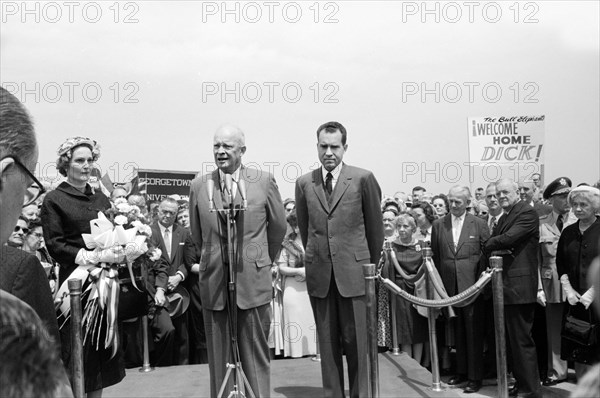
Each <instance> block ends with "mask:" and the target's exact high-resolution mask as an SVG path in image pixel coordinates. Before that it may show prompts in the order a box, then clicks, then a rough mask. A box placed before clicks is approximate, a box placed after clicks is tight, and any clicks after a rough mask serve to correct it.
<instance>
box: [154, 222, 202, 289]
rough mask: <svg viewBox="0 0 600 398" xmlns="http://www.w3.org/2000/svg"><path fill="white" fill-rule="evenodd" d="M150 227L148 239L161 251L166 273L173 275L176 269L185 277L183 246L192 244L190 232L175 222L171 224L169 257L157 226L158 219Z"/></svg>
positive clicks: (186, 274)
mask: <svg viewBox="0 0 600 398" xmlns="http://www.w3.org/2000/svg"><path fill="white" fill-rule="evenodd" d="M150 228H151V229H152V236H151V237H150V241H151V242H152V244H153V245H154V246H156V247H158V248H159V249H160V251H161V252H162V254H161V257H162V259H163V260H164V261H165V262H166V263H167V273H168V274H169V276H173V275H175V274H176V273H177V271H181V273H183V277H184V279H187V276H188V270H187V268H186V266H185V262H184V259H185V253H184V247H185V245H186V244H187V245H193V242H192V237H191V234H190V232H189V231H188V230H187V229H185V228H183V227H181V226H179V225H177V224H174V225H173V227H172V228H173V229H172V234H171V257H170V258H169V255H168V254H167V248H166V246H165V240H164V238H163V236H162V233H161V231H160V227H159V226H158V221H157V222H155V223H154V224H152V226H151V227H150Z"/></svg>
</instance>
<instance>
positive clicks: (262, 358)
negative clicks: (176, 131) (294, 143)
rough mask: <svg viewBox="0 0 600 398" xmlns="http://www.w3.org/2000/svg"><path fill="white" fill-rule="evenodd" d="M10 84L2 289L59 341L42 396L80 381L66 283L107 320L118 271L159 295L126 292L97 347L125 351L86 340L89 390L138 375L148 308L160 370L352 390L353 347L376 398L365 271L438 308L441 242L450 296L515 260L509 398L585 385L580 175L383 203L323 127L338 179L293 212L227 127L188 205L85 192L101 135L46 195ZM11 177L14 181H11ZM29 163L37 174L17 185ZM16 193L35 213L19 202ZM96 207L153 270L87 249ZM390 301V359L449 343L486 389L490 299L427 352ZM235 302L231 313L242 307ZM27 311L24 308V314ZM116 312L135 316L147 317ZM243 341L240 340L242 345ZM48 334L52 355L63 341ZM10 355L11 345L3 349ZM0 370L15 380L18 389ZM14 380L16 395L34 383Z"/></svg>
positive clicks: (370, 179)
mask: <svg viewBox="0 0 600 398" xmlns="http://www.w3.org/2000/svg"><path fill="white" fill-rule="evenodd" d="M1 90H2V91H1V92H0V93H1V94H2V103H1V106H2V137H1V139H0V149H1V150H2V153H1V156H2V158H1V161H2V172H3V175H2V195H3V196H2V217H3V219H2V244H3V246H2V248H1V267H0V270H1V274H0V275H1V276H2V277H1V278H0V288H1V289H2V290H4V291H6V292H8V293H10V294H12V295H14V296H16V297H17V298H19V299H21V300H23V301H24V302H25V303H27V304H28V305H29V306H31V308H33V311H35V313H37V315H38V316H39V318H40V320H39V322H38V321H37V320H36V321H35V322H34V324H33V326H32V327H35V328H44V330H47V332H48V333H45V334H44V333H40V335H43V336H42V337H40V340H39V341H38V346H39V347H41V348H38V351H39V352H38V353H33V354H32V353H28V355H38V356H42V355H45V359H44V361H45V362H40V363H39V364H38V366H50V365H48V364H49V363H52V364H54V365H53V366H55V367H56V366H58V367H59V369H58V370H56V369H55V370H54V371H55V372H54V373H52V374H53V375H54V376H55V377H54V380H53V381H51V382H49V381H47V380H40V381H39V383H40V386H41V385H42V384H44V385H45V386H46V387H48V386H51V388H50V389H47V391H54V392H56V391H60V392H64V391H65V389H67V390H68V388H67V387H66V386H67V380H66V377H67V375H69V376H71V374H72V371H73V370H72V369H71V366H72V361H71V355H72V347H71V331H70V328H71V318H70V317H69V308H68V305H67V304H66V301H67V300H64V298H65V296H66V293H65V292H66V291H67V290H66V289H67V288H66V285H67V283H66V281H67V280H68V279H72V278H77V279H80V280H81V281H82V282H83V291H84V294H83V295H82V307H83V308H94V307H93V305H94V300H98V299H99V298H98V297H97V296H96V295H94V293H93V292H96V290H94V289H93V286H94V284H96V283H97V277H96V278H95V277H92V276H91V275H97V274H95V271H96V270H98V269H104V270H106V272H108V273H110V272H111V271H110V270H111V269H114V270H115V272H117V268H118V272H119V276H120V277H121V279H122V280H121V285H120V287H119V288H120V291H121V294H124V293H123V292H124V291H125V290H127V289H129V290H132V286H133V287H135V288H136V289H137V290H140V289H139V288H138V286H137V285H135V280H138V281H140V282H141V284H142V286H141V287H142V289H141V290H142V291H143V292H142V294H143V295H144V299H143V301H142V303H141V304H140V302H139V301H137V302H135V304H132V303H131V302H128V301H126V300H122V303H121V304H120V305H122V306H125V305H136V306H139V307H140V308H139V309H137V308H136V309H134V310H133V313H134V314H135V316H133V315H131V316H130V317H128V318H124V317H122V316H119V317H118V328H117V330H118V333H119V338H118V344H116V345H110V344H104V345H103V344H94V343H93V342H95V341H102V342H104V341H107V342H108V341H112V338H113V337H112V333H113V331H112V328H111V327H110V324H107V323H104V322H99V323H98V326H97V327H96V329H95V330H93V333H92V336H95V339H91V338H90V339H86V340H85V342H84V354H83V355H84V361H83V364H84V369H83V373H84V376H85V377H84V380H85V391H86V392H87V393H88V396H90V397H93V396H101V394H102V390H103V389H104V388H106V387H108V386H111V385H114V384H116V383H119V382H120V381H121V380H122V379H123V378H124V377H125V369H126V368H127V367H138V366H141V365H142V362H143V361H144V358H143V351H144V350H143V346H142V343H143V341H144V338H143V336H142V335H141V333H142V332H141V331H142V330H143V328H142V327H141V322H144V319H145V318H142V315H147V319H148V320H147V322H148V334H149V336H147V337H148V343H149V346H150V358H149V361H150V364H151V365H152V366H174V365H185V364H201V363H208V364H209V371H210V379H211V396H213V397H214V396H216V395H217V391H219V389H220V388H221V387H222V386H221V384H222V383H224V384H223V385H226V386H227V388H229V389H231V388H234V387H233V385H232V380H229V381H228V380H227V373H226V370H227V366H226V364H227V363H228V362H230V361H231V358H232V355H237V356H238V360H239V361H240V362H241V364H242V367H243V370H244V372H245V375H246V377H247V380H248V383H247V384H248V385H247V388H251V389H252V390H253V392H254V393H255V394H256V395H257V396H268V395H269V392H270V377H269V372H270V370H269V369H270V368H269V367H270V361H271V359H273V358H301V357H313V358H315V359H318V360H319V361H320V364H321V371H322V376H323V391H324V395H325V396H343V389H344V375H343V373H342V370H343V367H342V366H341V363H342V357H343V355H345V356H346V360H347V363H348V366H347V368H348V377H349V379H350V395H351V396H353V397H361V396H366V395H367V388H368V383H367V364H366V358H367V354H366V352H367V351H366V347H367V343H368V342H367V341H366V336H367V333H366V312H365V311H366V310H365V296H364V294H365V291H364V280H363V277H362V269H361V267H358V266H357V265H360V264H366V263H376V264H379V266H380V269H381V272H382V276H384V277H386V278H389V279H390V280H392V281H393V282H394V283H396V284H397V285H398V286H400V287H401V288H402V289H403V290H405V291H406V292H408V293H410V294H412V295H416V296H421V297H423V296H422V295H423V294H424V293H423V292H424V290H426V289H424V287H423V286H424V285H423V281H424V274H425V272H426V270H425V267H424V265H423V254H422V251H423V249H424V248H425V247H431V249H432V252H433V262H434V264H435V268H436V270H435V274H436V275H435V276H434V277H437V278H439V280H440V281H441V283H442V284H443V288H444V289H445V294H447V295H448V296H454V295H457V294H460V293H462V292H464V291H466V290H467V289H469V288H470V287H471V286H473V285H474V284H475V283H476V282H477V280H478V279H479V277H480V275H481V274H482V272H483V271H485V270H486V269H487V268H488V267H489V258H490V256H500V257H502V259H503V266H504V269H503V274H502V276H503V285H504V304H505V320H506V325H505V326H506V336H507V344H508V346H507V349H508V366H509V368H508V370H509V372H510V373H511V375H512V376H513V378H514V379H513V380H514V383H512V384H511V388H510V393H511V395H516V394H521V395H529V396H541V386H542V385H543V386H551V385H554V384H556V383H559V382H562V381H566V380H567V376H568V369H569V367H572V368H574V370H575V373H576V376H577V378H582V377H583V376H584V374H585V373H586V372H588V371H589V369H590V368H591V366H592V365H594V364H595V363H597V362H599V361H600V354H599V350H598V348H599V347H598V342H597V337H598V336H596V335H594V333H596V334H597V330H598V329H599V327H598V324H599V323H600V321H599V319H598V313H597V312H594V311H593V310H592V308H591V304H592V302H593V301H594V298H595V297H597V296H598V295H597V294H596V293H595V290H594V287H593V286H592V283H591V282H590V281H591V279H590V278H588V273H589V272H591V271H590V269H591V264H592V261H593V260H594V259H595V258H597V257H598V245H599V241H600V218H599V214H600V191H599V185H600V183H597V184H596V186H589V185H587V184H579V186H577V187H573V186H572V182H571V180H570V179H569V178H567V177H559V178H557V179H555V180H553V181H552V182H551V183H549V184H548V185H547V186H542V176H541V175H539V174H536V175H534V176H532V177H533V178H532V179H531V181H518V182H515V181H512V180H510V179H501V180H499V181H497V182H494V183H490V184H489V185H488V186H487V187H485V188H483V187H480V188H476V189H475V190H474V195H471V189H470V188H469V187H466V186H454V187H452V188H451V189H450V191H449V192H448V193H447V194H445V193H438V194H431V193H430V192H428V191H427V189H426V188H425V187H421V186H417V187H414V188H413V189H412V191H411V192H410V194H407V193H405V192H396V193H395V194H394V195H393V196H390V197H384V198H383V200H381V197H382V195H381V190H380V187H379V185H378V183H377V181H376V179H375V177H374V176H373V174H372V173H371V172H369V171H367V170H363V169H359V168H355V167H352V166H349V165H347V164H345V163H343V162H342V159H343V154H344V152H345V150H346V147H347V145H346V130H345V128H344V127H343V126H342V125H341V124H339V123H337V122H330V123H326V124H324V125H322V126H320V127H319V128H318V130H317V142H318V146H317V147H318V156H319V159H320V160H321V163H322V165H323V167H322V168H319V169H317V170H315V171H313V172H312V173H309V174H307V175H305V176H302V177H301V178H299V179H298V181H297V182H296V195H295V198H293V199H292V198H289V199H286V200H284V201H282V200H281V197H280V194H279V191H278V188H277V185H276V182H275V180H274V178H273V176H272V175H270V174H269V173H264V172H261V171H258V170H254V169H250V168H246V167H244V166H243V164H242V162H241V158H242V155H243V154H244V153H245V138H244V134H243V132H242V131H241V130H240V129H238V128H237V127H235V126H230V125H225V126H223V127H221V128H220V129H219V130H218V131H217V132H216V133H215V138H214V142H215V145H214V148H213V150H214V156H215V163H216V165H217V167H218V169H217V170H216V171H214V172H213V173H210V174H208V175H206V176H199V177H198V178H197V179H196V180H194V182H193V184H192V188H191V191H190V197H189V199H182V198H181V197H179V196H178V195H174V196H170V197H165V198H163V199H162V200H161V201H152V202H146V200H145V198H144V196H142V195H139V194H137V193H131V192H128V190H127V188H126V187H123V186H114V187H109V191H110V197H108V196H107V195H105V194H104V193H103V191H102V189H101V187H100V186H98V185H96V184H94V183H91V181H90V173H91V170H92V167H93V164H94V162H96V161H97V160H98V158H99V157H100V155H101V152H100V146H99V145H98V143H97V142H96V141H94V140H93V139H89V138H85V137H72V138H69V139H67V140H66V141H65V142H64V143H63V144H61V146H60V147H59V149H58V151H57V169H58V171H59V172H60V173H61V174H62V175H63V176H64V177H65V181H64V182H62V183H61V184H60V185H58V186H57V187H56V188H54V189H51V190H47V188H45V187H44V185H42V184H41V183H40V182H39V181H38V180H37V179H36V177H35V176H33V174H32V173H31V172H30V170H31V169H32V168H33V167H32V165H33V164H35V162H36V159H37V144H36V141H35V135H34V132H33V127H32V125H31V122H30V120H29V116H28V114H27V112H26V110H25V109H24V108H23V106H22V105H21V104H20V103H19V102H18V100H16V99H15V98H14V97H13V96H12V95H10V94H9V93H8V92H6V90H4V89H1ZM16 129H19V133H18V134H15V133H14V131H16ZM9 169H10V170H11V172H12V174H11V173H6V175H5V170H9ZM15 169H18V170H20V172H22V173H23V174H24V175H25V176H26V177H27V178H28V179H29V180H31V181H29V180H27V179H24V178H23V177H18V178H15V172H14V170H15ZM253 173H254V174H253ZM256 173H258V174H259V176H258V178H256ZM249 174H250V175H253V178H248V175H249ZM11 178H12V180H11ZM246 180H247V182H246V183H244V181H246ZM23 181H27V183H23ZM251 181H252V182H251ZM257 181H258V182H257ZM10 184H13V185H10ZM19 184H20V185H19ZM11 188H12V191H9V189H11ZM21 193H23V195H22V196H23V197H24V198H25V199H24V201H23V202H20V201H21V199H18V200H17V199H15V198H16V197H17V196H20V195H21ZM10 195H13V196H14V197H12V196H10ZM9 196H10V197H9ZM5 198H9V199H10V198H12V202H10V201H9V200H8V199H6V200H5ZM19 213H20V214H19ZM99 213H103V214H106V215H107V216H108V217H110V215H111V214H112V217H111V218H110V220H111V221H113V222H115V223H116V222H117V217H118V215H117V216H116V217H115V214H125V215H126V216H127V217H128V225H129V224H131V225H137V226H136V228H137V230H140V231H143V230H145V229H144V228H145V227H143V226H142V225H145V226H147V228H146V229H147V230H148V233H147V236H148V238H147V246H148V247H149V248H152V249H153V250H154V249H156V253H158V254H157V256H156V258H152V260H151V261H148V262H144V263H143V265H142V268H141V270H140V271H139V274H135V272H134V271H132V270H133V269H137V268H135V267H133V268H132V265H134V264H141V262H140V261H138V262H136V261H135V259H133V258H132V256H131V253H128V252H127V251H126V249H125V248H124V247H123V246H119V245H114V246H110V247H99V246H96V247H90V245H89V242H88V241H87V240H86V235H87V234H90V233H92V232H93V231H92V229H93V228H94V227H93V225H91V224H94V222H98V218H99ZM224 214H227V216H228V217H229V216H231V218H232V219H233V220H234V222H233V224H235V225H236V230H235V232H234V234H233V235H234V238H233V239H232V240H231V241H228V239H227V238H228V234H227V233H226V232H224V231H225V230H226V228H228V227H229V226H228V224H227V222H226V220H227V218H226V217H225V215H224ZM13 221H14V222H13ZM135 223H138V224H135ZM9 224H10V225H9ZM7 225H9V226H10V228H8V227H7ZM4 242H6V243H4ZM145 244H146V243H145ZM230 245H231V246H230ZM252 245H255V246H252ZM252 247H258V248H259V250H255V251H252V249H251V248H252ZM249 248H250V249H249ZM261 248H262V250H261ZM264 248H266V250H265V249H264ZM153 253H154V252H153ZM136 258H137V257H136ZM107 264H108V265H107ZM111 264H127V266H129V274H128V273H127V267H125V266H121V267H117V268H111V267H112V266H111ZM230 267H233V268H234V269H235V270H236V271H235V273H236V275H237V276H236V278H237V280H236V286H235V289H236V290H237V292H236V296H234V298H233V300H235V301H234V303H231V300H232V296H231V295H230V294H229V291H230V287H229V285H228V284H227V282H231V281H230V280H229V279H228V278H229V276H228V275H227V269H229V268H230ZM128 276H129V277H130V278H129V279H128V278H127V277H128ZM136 278H137V279H136ZM132 284H133V285H132ZM88 291H89V292H92V293H88V294H86V293H85V292H88ZM2 294H3V296H2V297H3V298H2V302H3V308H2V316H3V318H2V322H5V318H4V317H5V316H6V317H7V318H6V319H9V318H8V317H9V316H10V317H13V318H14V317H15V316H16V315H15V314H14V309H15V308H20V307H19V306H20V305H21V304H10V305H11V307H10V308H8V309H5V308H4V304H6V305H9V303H13V301H15V300H16V299H14V300H13V298H12V297H8V298H6V297H5V295H4V292H3V293H2ZM98 294H99V295H101V294H102V293H101V292H98ZM17 301H18V300H17ZM377 301H378V345H379V346H380V350H388V349H390V350H394V349H400V350H401V351H403V352H406V353H407V354H408V355H410V356H411V357H412V358H414V360H416V361H417V362H419V363H421V364H422V365H423V366H425V367H429V366H431V364H430V362H429V359H430V357H429V351H430V349H431V347H430V344H436V345H437V347H438V351H439V352H440V366H441V368H442V371H443V372H445V373H446V374H447V375H448V376H451V377H450V379H449V380H448V384H449V385H453V386H464V391H465V392H466V393H471V392H476V391H478V390H479V389H480V388H481V386H482V380H483V379H484V378H486V377H490V376H491V375H494V376H492V377H495V375H496V373H497V371H498V370H497V369H496V368H495V366H496V361H495V342H494V326H493V309H492V300H491V294H490V290H489V289H488V290H484V291H483V293H482V294H481V295H479V296H476V297H475V298H474V299H472V300H468V301H467V302H466V303H462V304H460V305H458V306H456V307H455V308H451V309H450V310H448V311H440V312H439V316H438V319H437V325H438V331H439V332H438V341H436V342H430V341H429V340H428V324H427V311H426V310H424V308H423V307H418V306H414V305H412V304H411V303H409V302H408V301H405V300H403V299H400V298H399V297H397V296H394V295H392V294H390V293H389V292H388V291H387V289H385V288H384V287H383V285H379V286H378V292H377ZM234 304H235V309H236V311H232V310H231V308H232V306H233V305H234ZM23 305H24V306H25V307H24V308H25V309H20V311H21V312H22V313H28V311H30V309H27V305H26V304H23ZM5 310H6V311H5ZM119 310H120V311H121V312H122V313H126V312H127V313H129V312H128V311H129V310H132V308H125V307H119ZM232 312H235V313H236V314H235V319H237V322H235V325H234V326H232ZM11 319H12V318H11ZM7 322H8V321H7ZM40 325H41V326H40ZM585 325H588V329H585V327H586V326H585ZM582 328H583V329H582ZM589 330H592V331H591V332H588V331H589ZM5 332H6V333H14V334H18V333H21V332H20V331H18V330H16V329H14V330H12V329H11V330H4V329H3V339H4V333H5ZM232 333H238V334H239V336H238V337H239V338H238V339H232V338H231V334H232ZM586 333H587V334H586ZM38 337H39V336H38ZM52 341H54V342H55V345H54V346H53V345H52V344H48V343H49V342H52ZM115 341H117V340H115ZM234 341H235V342H234ZM234 345H236V346H234ZM55 347H57V348H58V350H57V349H56V348H55ZM2 349H3V351H2V352H3V353H4V350H5V349H7V348H6V347H5V345H4V343H2ZM319 353H320V354H321V355H318V356H317V354H319ZM453 353H454V357H455V360H452V358H453V355H452V354H453ZM17 354H19V355H22V353H17ZM12 355H16V354H14V353H13V354H12ZM59 358H60V359H59ZM60 360H62V364H58V362H59V361H60ZM4 362H6V361H4ZM43 364H46V365H43ZM63 365H64V366H63ZM4 366H6V365H3V367H4ZM11 366H12V365H11ZM60 369H62V370H64V369H67V371H66V372H64V371H61V370H60ZM10 371H11V372H13V373H14V372H15V370H14V369H10ZM1 373H2V375H1V377H2V382H3V384H4V382H5V381H6V380H10V378H9V376H7V374H5V371H4V370H3V371H2V372H1ZM11 383H12V382H11ZM11 383H9V384H11ZM12 384H14V383H12ZM2 388H3V390H2V391H3V392H4V391H10V392H11V394H13V396H14V394H16V392H20V393H25V392H27V393H29V392H31V391H34V390H35V386H33V387H32V386H29V387H27V388H25V387H22V389H21V390H19V388H18V386H17V387H14V386H13V387H11V389H6V390H5V389H4V388H5V387H2ZM47 391H46V393H47ZM0 395H1V394H0ZM17 395H19V394H17Z"/></svg>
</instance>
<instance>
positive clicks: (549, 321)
mask: <svg viewBox="0 0 600 398" xmlns="http://www.w3.org/2000/svg"><path fill="white" fill-rule="evenodd" d="M569 192H571V180H570V179H569V178H567V177H560V178H557V179H556V180H554V181H552V182H551V183H550V184H549V185H548V186H547V187H546V189H545V191H544V199H545V200H547V201H548V202H549V203H550V204H551V205H552V212H551V213H549V214H547V215H545V216H542V217H540V280H539V283H538V302H539V303H541V304H542V305H545V306H546V333H547V339H548V374H547V376H546V377H542V384H543V385H545V386H552V385H555V384H557V383H559V382H562V381H565V380H566V379H567V361H564V360H561V359H560V330H561V319H562V313H563V308H564V307H563V303H564V301H565V297H564V293H563V291H562V289H561V286H560V280H559V279H558V274H557V271H556V248H557V245H558V239H559V238H560V234H561V232H562V230H563V228H565V227H566V226H568V225H570V224H572V223H573V222H575V221H577V220H576V218H575V217H573V215H572V214H571V212H570V206H569V203H568V201H567V196H568V194H569ZM569 216H570V217H569Z"/></svg>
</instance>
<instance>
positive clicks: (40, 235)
mask: <svg viewBox="0 0 600 398" xmlns="http://www.w3.org/2000/svg"><path fill="white" fill-rule="evenodd" d="M31 235H33V236H35V237H36V238H38V239H42V238H43V237H44V234H43V233H41V232H32V233H31Z"/></svg>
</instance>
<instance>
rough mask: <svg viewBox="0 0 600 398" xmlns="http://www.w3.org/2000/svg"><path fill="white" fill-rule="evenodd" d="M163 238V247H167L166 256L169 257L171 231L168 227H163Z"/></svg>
mask: <svg viewBox="0 0 600 398" xmlns="http://www.w3.org/2000/svg"><path fill="white" fill-rule="evenodd" d="M163 239H164V241H165V247H166V248H167V256H168V257H169V258H171V233H170V231H169V228H166V229H165V234H164V235H163Z"/></svg>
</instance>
